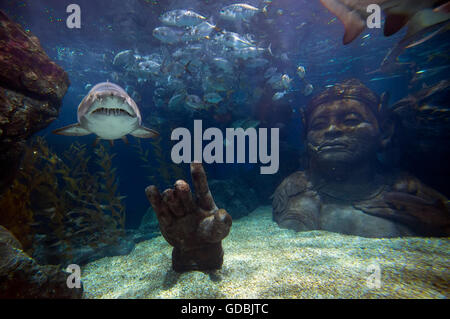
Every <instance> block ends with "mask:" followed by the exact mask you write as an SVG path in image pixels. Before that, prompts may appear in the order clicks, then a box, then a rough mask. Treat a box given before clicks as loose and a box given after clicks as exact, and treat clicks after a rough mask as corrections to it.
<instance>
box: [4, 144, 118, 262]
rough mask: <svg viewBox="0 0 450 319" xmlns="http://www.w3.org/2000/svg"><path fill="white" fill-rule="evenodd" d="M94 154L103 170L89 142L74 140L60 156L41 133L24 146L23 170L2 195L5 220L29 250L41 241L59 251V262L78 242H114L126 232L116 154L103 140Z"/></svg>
mask: <svg viewBox="0 0 450 319" xmlns="http://www.w3.org/2000/svg"><path fill="white" fill-rule="evenodd" d="M95 154H96V156H97V159H96V163H97V164H98V165H99V166H100V170H95V171H93V170H92V165H90V164H91V162H93V161H92V158H91V156H90V155H89V154H88V150H87V148H86V145H81V144H79V143H77V142H76V143H74V144H72V145H71V146H70V147H69V148H68V149H67V150H66V151H64V152H63V153H62V156H61V158H60V157H58V155H57V154H56V153H54V152H52V151H51V150H50V149H49V148H48V145H47V143H46V141H45V140H44V139H43V138H42V137H36V138H35V139H33V140H32V141H31V142H30V143H29V144H28V145H27V146H26V147H25V152H24V156H23V159H22V162H21V165H20V170H19V173H18V175H17V177H16V179H15V180H14V182H13V183H12V185H11V187H10V189H9V190H8V191H7V192H6V193H5V194H4V195H3V196H2V197H1V198H0V205H1V207H2V213H1V214H0V224H1V225H3V226H5V227H6V228H8V229H9V230H10V231H11V232H12V233H13V234H14V235H15V236H16V237H17V238H18V239H19V240H20V241H21V243H22V245H23V246H24V249H25V250H26V251H27V252H29V253H30V254H31V253H32V250H33V248H34V247H36V246H37V245H38V246H39V245H40V246H41V247H39V249H40V250H44V251H45V250H46V251H47V253H48V251H49V250H53V251H59V255H58V256H57V259H58V258H59V259H58V260H56V261H55V262H56V263H58V262H61V259H62V260H67V259H70V258H71V257H72V255H71V250H72V248H73V247H75V246H76V247H79V246H83V245H89V246H91V247H95V246H97V245H98V243H105V244H113V243H115V242H117V239H118V238H119V236H121V235H123V234H124V232H123V229H124V226H125V207H124V206H123V205H122V203H121V201H122V199H123V196H120V195H119V194H118V190H117V189H118V182H119V181H118V178H116V175H115V171H116V169H115V168H113V166H112V158H113V157H114V155H109V153H108V152H107V151H106V150H105V148H104V147H103V146H100V147H98V148H97V149H96V150H95ZM90 168H91V169H90ZM43 246H44V248H43ZM61 251H62V252H61Z"/></svg>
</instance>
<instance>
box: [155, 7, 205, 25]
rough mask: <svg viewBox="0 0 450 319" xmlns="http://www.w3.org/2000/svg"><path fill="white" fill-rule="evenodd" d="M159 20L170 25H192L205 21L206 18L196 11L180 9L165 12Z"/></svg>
mask: <svg viewBox="0 0 450 319" xmlns="http://www.w3.org/2000/svg"><path fill="white" fill-rule="evenodd" d="M159 20H160V21H161V22H162V23H164V24H165V25H169V26H176V27H191V26H195V25H197V24H199V23H201V22H203V21H205V20H206V18H205V17H204V16H202V15H200V14H198V13H196V12H194V11H191V10H183V9H179V10H171V11H167V12H165V13H164V14H162V15H161V16H160V17H159Z"/></svg>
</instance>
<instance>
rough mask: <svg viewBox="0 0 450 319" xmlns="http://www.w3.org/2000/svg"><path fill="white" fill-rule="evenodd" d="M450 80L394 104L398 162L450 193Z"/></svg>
mask: <svg viewBox="0 0 450 319" xmlns="http://www.w3.org/2000/svg"><path fill="white" fill-rule="evenodd" d="M449 100H450V81H448V80H445V81H441V82H439V83H437V84H436V85H434V86H431V87H425V88H423V89H422V90H420V91H419V92H416V93H415V94H411V95H409V96H407V97H405V98H403V99H401V100H400V101H398V102H396V103H395V104H394V105H393V106H392V109H393V112H394V114H395V115H396V117H397V120H398V124H399V125H398V129H397V135H396V144H397V145H398V147H399V148H400V149H401V158H400V159H398V160H399V165H400V166H402V167H403V168H404V169H406V170H409V171H410V172H413V173H414V174H415V175H417V176H418V177H419V178H420V179H421V180H423V181H424V182H425V183H427V184H428V185H430V186H433V187H435V188H437V189H438V190H439V191H441V192H443V193H444V194H445V195H446V196H447V197H449V196H450V187H449V183H448V176H449V175H450V166H449V165H448V163H449V162H450V144H449V143H448V141H449V139H450V108H449V107H448V103H449V102H448V101H449Z"/></svg>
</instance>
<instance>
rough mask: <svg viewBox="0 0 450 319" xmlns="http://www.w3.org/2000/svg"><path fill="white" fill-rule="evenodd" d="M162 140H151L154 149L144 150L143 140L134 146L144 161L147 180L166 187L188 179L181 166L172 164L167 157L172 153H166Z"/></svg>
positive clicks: (143, 166)
mask: <svg viewBox="0 0 450 319" xmlns="http://www.w3.org/2000/svg"><path fill="white" fill-rule="evenodd" d="M161 142H162V138H161V137H159V138H157V139H152V140H150V143H151V145H152V147H151V148H150V149H146V150H144V148H143V147H142V143H141V140H140V139H138V140H137V143H135V144H133V146H134V148H135V150H136V152H137V154H138V156H139V158H140V159H141V161H143V162H144V163H143V165H141V167H142V168H144V169H145V170H146V171H147V179H148V181H149V182H150V183H152V184H153V185H158V186H161V187H166V186H167V185H170V184H171V183H173V181H174V180H177V179H184V180H185V179H186V174H185V172H184V170H183V169H182V168H181V167H180V165H176V164H174V163H173V162H172V160H171V158H170V157H169V156H168V155H167V154H170V151H164V150H163V146H162V143H161ZM151 159H154V160H155V161H156V163H154V162H153V163H152V161H151Z"/></svg>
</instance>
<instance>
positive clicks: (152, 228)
mask: <svg viewBox="0 0 450 319" xmlns="http://www.w3.org/2000/svg"><path fill="white" fill-rule="evenodd" d="M139 231H141V232H145V233H154V232H159V223H158V219H157V218H156V214H155V211H154V210H153V208H152V207H149V208H148V209H147V212H146V213H145V215H144V216H143V217H142V220H141V224H140V225H139Z"/></svg>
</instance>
